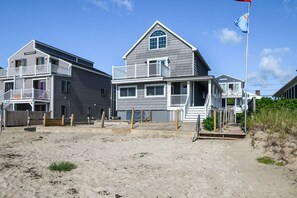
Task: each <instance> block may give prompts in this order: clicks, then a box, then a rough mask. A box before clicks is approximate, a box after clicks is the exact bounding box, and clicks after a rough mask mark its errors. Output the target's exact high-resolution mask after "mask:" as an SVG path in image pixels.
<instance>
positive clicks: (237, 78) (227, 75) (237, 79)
mask: <svg viewBox="0 0 297 198" xmlns="http://www.w3.org/2000/svg"><path fill="white" fill-rule="evenodd" d="M221 76H227V77H229V78H233V79H236V80H239V81H240V82H244V81H243V80H241V79H239V78H235V77H233V76H230V75H227V74H221V75H219V76H217V77H216V79H218V81H219V78H220V77H221Z"/></svg>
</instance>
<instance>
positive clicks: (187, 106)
mask: <svg viewBox="0 0 297 198" xmlns="http://www.w3.org/2000/svg"><path fill="white" fill-rule="evenodd" d="M189 101H190V96H189V95H188V96H187V99H186V102H185V105H184V107H183V110H184V112H185V113H184V116H183V117H184V120H185V119H186V116H187V113H188V109H189V106H190V102H189Z"/></svg>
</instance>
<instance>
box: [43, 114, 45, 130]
mask: <svg viewBox="0 0 297 198" xmlns="http://www.w3.org/2000/svg"><path fill="white" fill-rule="evenodd" d="M43 126H44V127H45V126H46V113H44V114H43Z"/></svg>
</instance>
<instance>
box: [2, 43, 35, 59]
mask: <svg viewBox="0 0 297 198" xmlns="http://www.w3.org/2000/svg"><path fill="white" fill-rule="evenodd" d="M32 42H33V44H34V42H35V40H31V41H29V42H28V43H27V44H25V45H24V46H23V47H22V48H21V49H19V50H18V51H16V52H15V53H13V54H12V55H11V56H10V57H8V58H7V61H9V60H10V59H11V58H12V57H13V56H14V55H16V54H17V53H19V52H20V51H21V50H23V49H24V48H25V47H27V46H28V45H29V44H31V43H32ZM33 48H34V49H35V46H33Z"/></svg>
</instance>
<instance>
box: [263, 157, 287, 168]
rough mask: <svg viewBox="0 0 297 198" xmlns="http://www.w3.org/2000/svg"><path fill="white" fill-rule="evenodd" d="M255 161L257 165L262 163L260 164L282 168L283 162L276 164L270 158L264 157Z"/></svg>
mask: <svg viewBox="0 0 297 198" xmlns="http://www.w3.org/2000/svg"><path fill="white" fill-rule="evenodd" d="M257 161H258V162H259V163H262V164H268V165H276V166H284V163H283V162H276V161H275V160H274V159H273V158H271V157H267V156H264V157H258V158H257Z"/></svg>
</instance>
